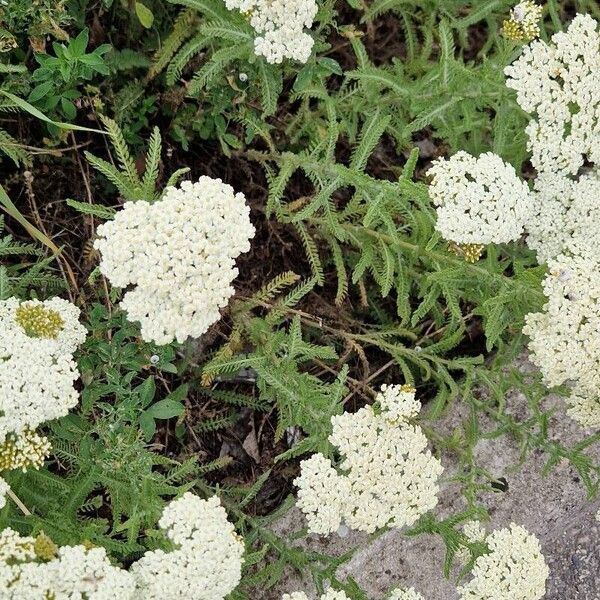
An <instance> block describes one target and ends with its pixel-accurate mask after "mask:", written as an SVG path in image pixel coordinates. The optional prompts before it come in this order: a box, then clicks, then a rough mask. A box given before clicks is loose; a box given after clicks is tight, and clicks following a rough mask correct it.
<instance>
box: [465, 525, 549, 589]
mask: <svg viewBox="0 0 600 600" xmlns="http://www.w3.org/2000/svg"><path fill="white" fill-rule="evenodd" d="M486 543H487V544H488V546H489V549H490V552H489V553H488V554H484V555H482V556H480V557H478V558H477V560H476V561H475V566H474V567H473V571H472V572H471V574H472V576H473V578H472V579H471V580H470V581H469V582H468V583H467V584H466V585H464V586H459V588H458V592H459V594H460V597H461V599H462V600H539V599H540V598H543V597H544V595H545V593H546V580H547V579H548V575H549V574H550V572H549V569H548V565H547V564H546V560H545V559H544V555H543V554H542V551H541V548H540V543H539V541H538V539H537V538H536V537H535V536H534V535H533V534H531V533H529V532H528V531H527V530H526V529H524V528H523V527H520V526H519V525H515V524H514V523H512V524H511V525H510V528H504V529H499V530H496V531H494V532H492V533H491V534H490V535H489V536H488V537H487V539H486Z"/></svg>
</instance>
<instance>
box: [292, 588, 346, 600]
mask: <svg viewBox="0 0 600 600" xmlns="http://www.w3.org/2000/svg"><path fill="white" fill-rule="evenodd" d="M281 600H309V598H308V596H307V595H306V594H305V593H304V592H292V593H291V594H284V595H283V596H282V597H281ZM319 600H350V598H348V596H346V593H345V592H341V591H336V590H334V589H332V588H329V589H328V590H327V591H326V592H325V593H324V594H321V596H320V597H319Z"/></svg>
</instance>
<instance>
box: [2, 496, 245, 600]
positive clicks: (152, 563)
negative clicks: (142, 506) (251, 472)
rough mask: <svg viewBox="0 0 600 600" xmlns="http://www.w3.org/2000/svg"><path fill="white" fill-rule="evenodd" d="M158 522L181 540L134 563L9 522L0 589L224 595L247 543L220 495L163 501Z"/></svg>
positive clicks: (51, 593)
mask: <svg viewBox="0 0 600 600" xmlns="http://www.w3.org/2000/svg"><path fill="white" fill-rule="evenodd" d="M159 525H160V527H161V528H163V529H165V530H166V532H167V536H168V538H169V539H170V540H171V541H172V542H173V543H174V544H175V545H176V546H177V548H176V549H175V550H173V551H172V552H168V553H165V552H163V551H161V550H154V551H152V552H147V553H146V554H145V555H144V556H143V557H142V558H141V559H140V560H139V561H138V562H137V563H135V564H134V565H133V567H132V568H131V569H130V571H126V570H123V569H120V568H118V567H115V566H113V565H111V564H110V562H109V560H108V557H107V555H106V551H105V550H104V548H91V549H88V548H86V547H85V546H63V547H62V548H56V547H55V546H54V545H53V544H52V542H50V541H49V540H48V538H45V540H44V539H43V538H41V539H40V538H39V537H38V538H31V537H21V536H20V535H19V534H17V533H16V532H15V531H13V530H11V529H5V530H4V531H2V532H1V533H0V590H2V592H1V593H0V597H1V598H2V599H3V600H24V599H25V598H52V599H53V600H77V599H81V598H84V597H85V598H87V599H88V600H139V599H140V598H144V599H145V600H153V599H155V598H156V599H158V598H160V599H161V600H180V599H181V598H194V599H195V600H223V598H224V597H225V596H226V595H227V594H229V593H230V592H231V591H232V590H233V589H234V588H235V586H236V585H237V584H238V583H239V581H240V577H241V564H242V554H243V551H244V544H243V542H242V541H241V540H240V539H238V537H237V536H236V534H235V532H234V530H233V525H232V524H231V523H230V522H229V521H228V520H227V514H226V513H225V510H224V509H223V508H222V507H221V506H220V504H219V500H218V499H217V498H211V499H209V500H201V499H200V498H198V497H196V496H194V495H193V494H191V493H189V492H188V493H187V494H185V495H184V496H182V497H181V498H180V499H178V500H175V501H173V502H171V503H170V504H169V505H168V506H167V507H166V508H165V510H164V512H163V515H162V518H161V520H160V522H159ZM40 541H41V542H42V543H40Z"/></svg>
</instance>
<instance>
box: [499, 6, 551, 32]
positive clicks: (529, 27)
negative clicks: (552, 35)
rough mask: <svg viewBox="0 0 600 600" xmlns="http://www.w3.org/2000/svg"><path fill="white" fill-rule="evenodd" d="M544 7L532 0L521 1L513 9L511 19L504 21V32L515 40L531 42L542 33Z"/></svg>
mask: <svg viewBox="0 0 600 600" xmlns="http://www.w3.org/2000/svg"><path fill="white" fill-rule="evenodd" d="M541 18H542V7H541V6H540V5H539V4H536V3H535V2H532V1H531V0H525V1H524V2H519V4H517V5H516V6H515V7H514V8H513V9H512V10H511V11H510V19H508V20H506V21H504V24H503V25H502V32H503V33H504V35H505V36H506V37H507V38H508V39H509V40H513V41H515V42H530V41H531V40H533V39H535V38H536V37H538V36H539V35H540V19H541Z"/></svg>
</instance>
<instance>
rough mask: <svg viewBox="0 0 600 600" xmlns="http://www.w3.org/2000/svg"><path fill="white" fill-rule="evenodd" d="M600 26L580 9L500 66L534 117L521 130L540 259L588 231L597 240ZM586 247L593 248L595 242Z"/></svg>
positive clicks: (532, 237)
mask: <svg viewBox="0 0 600 600" xmlns="http://www.w3.org/2000/svg"><path fill="white" fill-rule="evenodd" d="M597 28H598V24H597V22H596V21H595V20H594V19H593V18H592V17H590V16H589V15H577V16H576V17H575V19H574V20H573V21H572V23H571V24H570V25H569V27H568V29H567V31H566V32H559V33H557V34H555V35H553V36H552V40H551V42H550V43H546V42H543V41H541V40H538V41H535V42H533V43H531V44H530V45H529V46H528V47H526V48H525V49H524V51H523V54H522V56H521V57H520V58H519V59H518V60H517V61H515V63H513V64H512V65H510V66H508V67H507V68H506V69H505V73H506V75H507V76H508V81H507V85H508V87H510V88H512V89H514V90H516V92H517V101H518V102H519V104H520V105H521V107H522V108H523V110H525V111H527V112H529V113H530V114H531V115H532V118H531V120H530V122H529V125H528V126H527V129H526V132H527V135H528V138H529V150H530V151H531V153H532V157H531V162H532V164H533V166H534V167H535V169H536V171H537V173H538V177H537V179H536V181H535V186H534V187H535V195H536V196H537V197H536V200H535V210H534V218H533V219H532V222H531V225H530V227H529V228H528V229H529V238H528V244H529V245H530V246H531V247H532V248H533V249H534V250H536V251H537V253H538V257H539V259H540V261H546V260H547V259H548V258H552V257H555V256H557V255H558V254H560V253H561V252H563V251H565V250H568V251H574V252H578V253H579V252H580V251H581V250H582V248H581V243H580V242H581V241H582V240H583V241H585V237H589V236H590V235H591V236H595V237H597V238H600V233H598V231H599V230H600V228H599V227H598V220H597V218H596V217H597V208H596V204H597V198H598V192H599V190H600V185H599V183H598V164H599V161H600V127H599V126H598V123H599V122H600V33H599V32H598V31H597ZM592 163H595V166H594V165H592ZM594 212H596V214H594ZM582 231H584V232H585V236H584V235H583V234H582ZM578 238H579V239H578ZM584 245H585V244H584ZM587 246H588V247H595V245H594V244H593V241H592V240H590V243H589V244H587Z"/></svg>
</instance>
